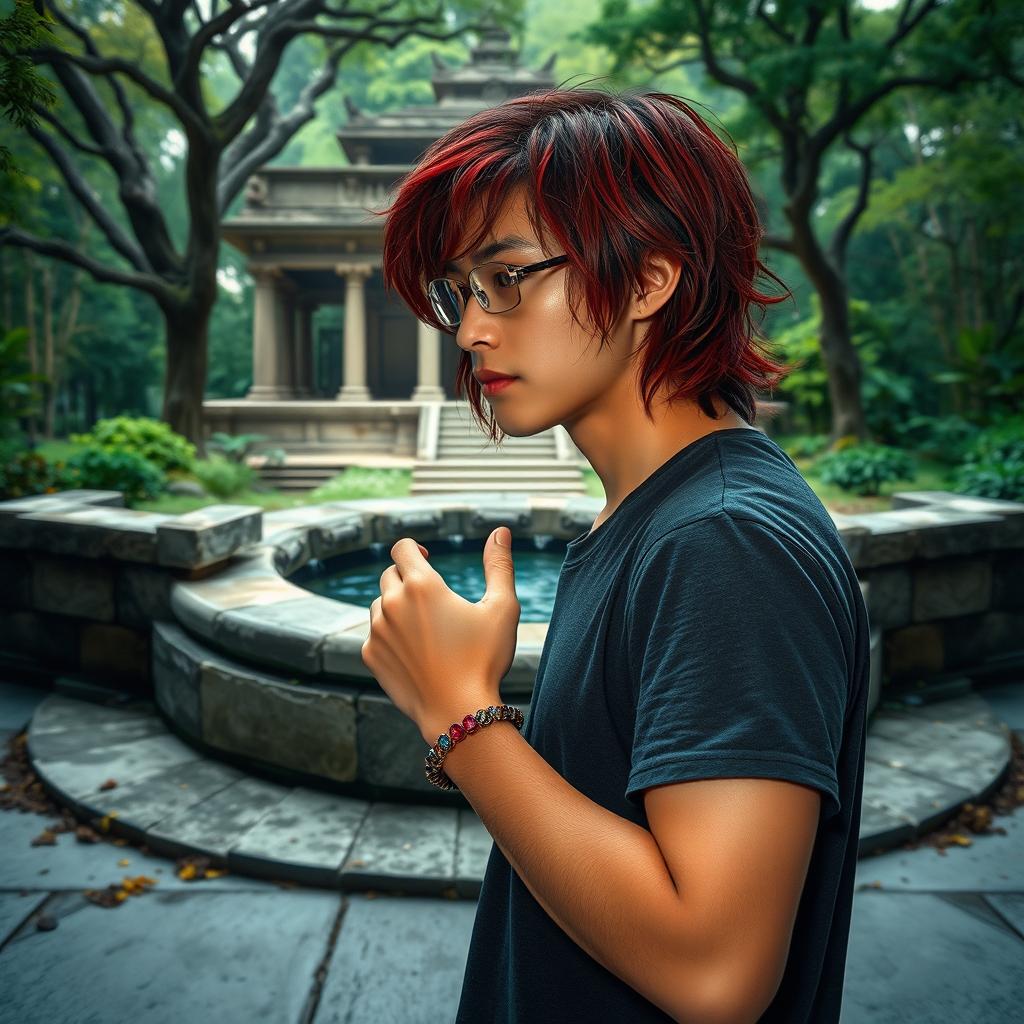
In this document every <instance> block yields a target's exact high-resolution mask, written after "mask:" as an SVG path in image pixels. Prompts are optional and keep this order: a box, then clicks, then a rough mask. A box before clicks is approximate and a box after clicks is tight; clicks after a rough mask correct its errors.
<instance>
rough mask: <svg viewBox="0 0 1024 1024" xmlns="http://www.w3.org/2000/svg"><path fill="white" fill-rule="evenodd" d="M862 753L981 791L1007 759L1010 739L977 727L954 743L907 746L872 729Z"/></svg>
mask: <svg viewBox="0 0 1024 1024" xmlns="http://www.w3.org/2000/svg"><path fill="white" fill-rule="evenodd" d="M864 756H865V757H866V758H870V759H871V760H872V761H875V762H879V763H881V764H884V765H887V766H888V767H890V768H899V769H907V770H911V771H913V772H914V773H915V774H918V775H928V776H930V777H931V778H933V779H934V780H935V781H937V782H945V783H947V784H948V785H950V786H953V787H955V788H957V789H966V790H968V791H970V792H972V793H981V792H983V791H984V790H985V788H986V787H987V786H989V785H990V784H991V783H992V782H993V781H994V780H995V779H996V778H998V777H999V775H1000V774H1001V772H1002V771H1003V769H1004V768H1005V766H1006V764H1007V762H1008V761H1009V758H1010V742H1009V739H1008V738H1006V737H1004V736H997V735H994V734H992V733H987V732H981V731H976V732H967V733H964V734H963V735H962V736H960V737H959V738H958V740H957V742H956V745H955V746H952V745H951V746H948V747H934V746H933V747H931V748H930V749H929V748H925V747H916V746H915V747H909V748H908V747H907V745H906V744H905V743H897V742H896V741H895V740H891V739H887V738H886V737H884V736H878V735H875V734H874V733H871V734H869V735H868V736H867V738H866V742H865V751H864Z"/></svg>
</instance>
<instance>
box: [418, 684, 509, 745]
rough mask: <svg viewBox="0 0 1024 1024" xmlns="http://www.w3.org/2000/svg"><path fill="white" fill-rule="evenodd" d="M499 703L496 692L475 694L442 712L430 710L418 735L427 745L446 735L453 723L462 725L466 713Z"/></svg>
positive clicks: (475, 711)
mask: <svg viewBox="0 0 1024 1024" xmlns="http://www.w3.org/2000/svg"><path fill="white" fill-rule="evenodd" d="M500 703H501V697H500V696H499V695H498V694H496V693H492V694H486V695H484V696H480V695H477V696H476V697H470V698H469V699H467V700H466V701H463V702H462V703H460V704H459V705H458V706H457V707H450V708H448V709H447V710H446V711H444V712H437V711H432V712H431V713H430V714H429V715H428V716H427V718H426V719H425V720H424V722H423V723H422V725H421V726H420V735H421V736H422V737H423V742H424V743H426V745H427V746H428V747H432V746H433V745H434V744H435V743H437V740H438V737H440V736H448V735H449V730H450V729H451V727H452V726H453V725H458V726H459V727H460V728H461V727H462V724H463V722H464V721H465V718H466V716H467V715H474V716H475V715H476V713H477V711H480V710H482V709H484V708H486V707H497V706H498V705H499V704H500Z"/></svg>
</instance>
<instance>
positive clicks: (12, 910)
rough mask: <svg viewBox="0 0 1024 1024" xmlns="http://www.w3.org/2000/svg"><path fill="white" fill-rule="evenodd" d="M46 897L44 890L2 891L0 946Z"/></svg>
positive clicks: (0, 902)
mask: <svg viewBox="0 0 1024 1024" xmlns="http://www.w3.org/2000/svg"><path fill="white" fill-rule="evenodd" d="M45 899H46V893H42V892H0V947H2V946H3V944H4V943H5V942H6V941H7V939H8V938H9V936H10V935H12V934H13V933H14V932H15V931H16V930H17V929H18V927H19V926H20V925H21V923H22V922H23V921H24V920H25V918H27V917H28V915H29V914H31V913H32V912H33V911H35V910H36V909H37V908H38V907H39V905H40V904H41V903H42V902H43V900H45Z"/></svg>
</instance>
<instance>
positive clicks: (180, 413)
mask: <svg viewBox="0 0 1024 1024" xmlns="http://www.w3.org/2000/svg"><path fill="white" fill-rule="evenodd" d="M211 309H212V304H211V305H205V306H204V307H199V308H197V307H195V306H191V307H184V308H178V309H172V310H167V309H165V310H164V321H165V328H166V337H167V376H166V379H165V381H164V404H163V412H162V414H161V415H162V417H163V419H164V420H165V421H166V422H167V423H169V424H170V426H171V429H172V430H173V431H174V432H175V433H177V434H182V435H183V436H184V437H187V438H188V439H189V440H190V441H191V442H192V443H193V444H194V445H195V446H196V450H197V452H198V454H199V455H200V457H203V456H205V451H206V446H205V443H204V441H205V439H204V436H203V394H204V393H205V391H206V358H207V334H208V331H209V326H210V313H211Z"/></svg>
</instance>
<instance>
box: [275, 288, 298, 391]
mask: <svg viewBox="0 0 1024 1024" xmlns="http://www.w3.org/2000/svg"><path fill="white" fill-rule="evenodd" d="M295 382H296V376H295V285H294V284H293V283H292V282H291V281H289V280H288V279H287V278H284V277H281V278H279V279H278V282H277V383H278V389H279V390H280V392H281V397H282V398H285V399H293V398H295V397H296V394H295Z"/></svg>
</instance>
